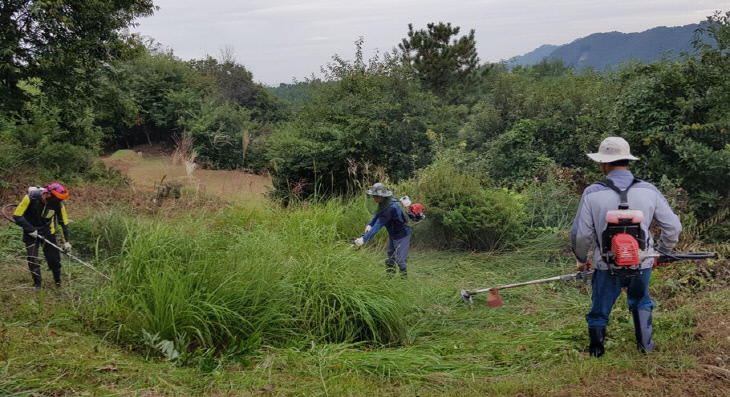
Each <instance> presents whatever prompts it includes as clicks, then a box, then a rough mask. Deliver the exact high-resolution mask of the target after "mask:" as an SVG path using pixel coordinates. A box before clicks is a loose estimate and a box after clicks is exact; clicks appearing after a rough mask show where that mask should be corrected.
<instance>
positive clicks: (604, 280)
mask: <svg viewBox="0 0 730 397" xmlns="http://www.w3.org/2000/svg"><path fill="white" fill-rule="evenodd" d="M651 271H652V269H651V268H649V269H642V270H641V273H640V274H639V275H636V276H634V277H624V276H614V275H612V274H611V272H610V271H609V270H596V271H595V272H593V281H592V285H593V299H592V300H593V305H592V306H591V311H590V312H588V314H587V315H586V321H587V322H588V327H593V328H605V327H606V325H607V324H608V316H609V315H610V314H611V309H612V308H613V304H614V303H615V302H616V299H617V298H618V297H619V295H621V289H622V288H626V303H628V305H629V311H634V310H639V309H644V310H649V311H651V310H652V309H653V308H654V302H653V301H652V300H651V297H650V296H649V282H650V281H651Z"/></svg>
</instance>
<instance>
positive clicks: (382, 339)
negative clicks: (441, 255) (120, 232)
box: [97, 200, 413, 351]
mask: <svg viewBox="0 0 730 397" xmlns="http://www.w3.org/2000/svg"><path fill="white" fill-rule="evenodd" d="M367 220H369V215H368V213H367V209H366V208H365V205H364V202H362V201H361V200H359V201H357V202H354V203H349V204H348V203H339V202H328V203H323V204H312V205H308V206H306V207H302V208H298V209H291V210H275V209H266V208H258V209H234V210H228V211H223V212H221V213H218V214H213V215H211V214H201V215H199V216H187V217H186V218H185V219H167V220H166V221H165V222H155V223H152V222H150V223H129V224H128V225H129V227H130V228H133V229H135V230H133V231H130V232H129V233H127V236H128V237H127V238H126V239H125V240H124V247H123V248H122V250H121V252H122V254H121V256H120V258H119V265H118V267H117V269H116V270H115V272H114V277H113V278H114V282H113V284H112V285H111V286H110V288H109V289H108V290H107V291H106V294H105V296H106V299H104V304H103V305H102V306H101V307H100V308H99V309H98V313H97V318H104V319H107V320H105V326H106V327H108V328H109V329H114V330H116V332H117V334H118V335H119V336H120V337H122V338H124V339H127V340H129V341H141V338H142V335H143V332H142V331H143V330H144V331H145V332H146V333H149V334H152V335H157V336H158V337H159V338H160V339H164V340H169V341H173V342H174V343H175V345H176V348H177V349H178V350H181V351H183V350H190V349H194V348H197V347H202V348H213V349H216V350H222V349H225V348H226V347H227V346H230V345H231V343H234V342H240V341H246V340H251V339H252V338H260V340H261V342H262V343H264V344H269V345H288V344H291V343H294V344H297V343H300V344H301V343H308V342H310V341H315V342H334V343H355V342H363V343H367V344H373V345H390V344H398V343H401V342H403V341H404V339H405V337H406V335H407V330H408V326H407V324H408V322H407V318H408V315H409V313H410V312H411V311H412V310H411V308H412V305H413V301H412V299H410V297H409V293H408V291H407V287H406V286H407V284H406V283H405V282H404V281H402V280H400V279H393V278H388V277H387V276H386V275H385V271H384V265H383V264H382V261H381V260H380V259H378V260H375V261H374V260H373V255H372V254H371V253H368V252H365V251H355V250H353V249H351V248H350V246H349V243H348V237H353V236H357V235H359V233H361V230H360V229H361V228H362V227H363V226H364V225H365V223H366V222H367Z"/></svg>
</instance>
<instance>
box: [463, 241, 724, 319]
mask: <svg viewBox="0 0 730 397" xmlns="http://www.w3.org/2000/svg"><path fill="white" fill-rule="evenodd" d="M660 254H661V255H660V256H659V257H658V258H656V260H655V262H654V267H655V268H656V267H661V266H665V265H668V264H669V263H671V262H677V261H685V260H697V259H709V258H714V257H716V256H717V255H716V254H715V253H714V252H689V253H685V254H679V253H676V254H669V253H665V252H661V251H660ZM590 274H593V272H592V271H590V272H587V271H585V270H583V271H578V272H577V273H571V274H564V275H562V276H555V277H550V278H543V279H539V280H532V281H525V282H521V283H515V284H507V285H501V286H498V287H492V288H483V289H462V290H461V298H462V299H464V302H466V303H472V296H474V295H477V294H481V293H483V292H487V293H488V294H489V295H488V296H487V304H488V305H489V307H501V306H502V298H501V297H500V296H499V291H500V290H503V289H509V288H517V287H523V286H526V285H533V284H543V283H550V282H553V281H561V280H579V281H583V282H587V281H588V275H590Z"/></svg>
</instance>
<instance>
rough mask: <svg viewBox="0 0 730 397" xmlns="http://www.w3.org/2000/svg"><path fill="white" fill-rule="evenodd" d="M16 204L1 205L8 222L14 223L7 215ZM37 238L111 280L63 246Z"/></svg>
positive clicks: (41, 237) (40, 237) (43, 238)
mask: <svg viewBox="0 0 730 397" xmlns="http://www.w3.org/2000/svg"><path fill="white" fill-rule="evenodd" d="M17 206H18V204H6V205H5V206H4V207H3V209H2V211H3V217H5V219H7V220H9V221H10V222H12V223H15V220H13V218H11V216H10V215H8V214H12V212H13V211H12V210H13V209H14V208H15V207H17ZM15 224H16V225H17V223H15ZM38 239H40V240H43V242H44V243H46V244H48V245H50V246H51V247H53V248H55V249H57V250H59V251H61V253H63V254H66V255H67V256H68V257H69V258H71V259H73V260H75V261H76V262H78V263H80V264H82V265H84V266H86V267H88V268H89V269H91V270H93V271H94V272H96V273H98V274H99V275H101V276H102V277H104V278H105V279H107V280H109V281H111V278H109V276H107V275H106V274H104V273H102V272H100V271H98V270H97V269H96V268H95V267H93V266H91V265H89V264H88V263H86V262H84V261H82V260H81V259H79V258H77V257H76V256H74V255H71V253H70V252H66V251H65V250H64V249H63V248H61V247H59V246H58V245H56V244H53V243H52V242H50V241H48V240H46V238H45V237H43V236H41V235H39V236H38Z"/></svg>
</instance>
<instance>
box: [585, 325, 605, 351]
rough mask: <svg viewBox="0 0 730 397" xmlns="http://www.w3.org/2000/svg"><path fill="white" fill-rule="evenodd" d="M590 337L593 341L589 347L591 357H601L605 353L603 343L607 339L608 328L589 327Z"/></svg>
mask: <svg viewBox="0 0 730 397" xmlns="http://www.w3.org/2000/svg"><path fill="white" fill-rule="evenodd" d="M588 337H589V338H590V340H591V344H590V345H589V346H588V351H589V352H590V354H591V356H593V357H596V358H598V357H601V356H602V355H603V353H604V352H605V351H604V349H603V342H604V340H605V339H606V327H588Z"/></svg>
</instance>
